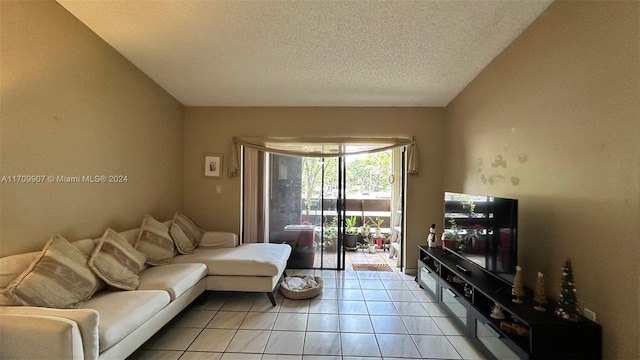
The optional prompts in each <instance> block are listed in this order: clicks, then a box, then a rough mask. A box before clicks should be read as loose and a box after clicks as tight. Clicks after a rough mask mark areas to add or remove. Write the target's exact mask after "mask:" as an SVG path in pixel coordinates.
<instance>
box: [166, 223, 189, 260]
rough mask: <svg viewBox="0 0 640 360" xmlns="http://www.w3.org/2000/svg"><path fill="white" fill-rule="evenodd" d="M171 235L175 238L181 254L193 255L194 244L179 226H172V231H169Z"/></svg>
mask: <svg viewBox="0 0 640 360" xmlns="http://www.w3.org/2000/svg"><path fill="white" fill-rule="evenodd" d="M169 234H171V237H172V238H173V242H174V243H175V245H176V248H177V249H178V252H179V253H180V254H191V253H193V249H194V247H193V244H192V243H191V240H190V239H189V237H187V235H186V234H185V233H184V231H182V228H181V227H180V226H178V224H175V223H174V224H171V229H169Z"/></svg>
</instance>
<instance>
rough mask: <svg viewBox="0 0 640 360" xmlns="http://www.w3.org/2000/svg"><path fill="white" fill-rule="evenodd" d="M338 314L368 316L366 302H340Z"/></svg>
mask: <svg viewBox="0 0 640 360" xmlns="http://www.w3.org/2000/svg"><path fill="white" fill-rule="evenodd" d="M338 313H340V314H368V313H369V311H368V310H367V305H366V303H365V302H364V301H347V300H343V301H338Z"/></svg>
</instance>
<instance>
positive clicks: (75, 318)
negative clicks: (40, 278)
mask: <svg viewBox="0 0 640 360" xmlns="http://www.w3.org/2000/svg"><path fill="white" fill-rule="evenodd" d="M23 319H25V320H24V321H23ZM38 319H44V320H42V321H43V323H42V326H40V325H39V323H38V321H39V320H38ZM99 321H100V316H99V314H98V312H97V311H95V310H92V309H50V308H43V307H32V306H0V341H2V346H1V347H0V349H2V354H1V355H0V359H4V358H5V357H4V355H5V354H4V353H5V341H6V339H5V337H7V336H8V337H9V338H13V337H16V338H17V339H20V340H17V341H12V342H11V343H12V344H13V345H11V346H10V347H11V348H12V349H13V350H11V352H10V353H9V355H11V356H9V357H7V358H11V357H12V356H13V355H12V354H13V353H14V352H15V353H16V354H18V353H22V352H23V351H39V350H38V348H37V347H36V348H34V349H21V348H22V347H23V346H26V347H27V348H29V347H31V345H33V344H35V343H38V344H45V345H44V348H43V349H41V350H42V351H45V352H44V354H47V355H48V354H49V348H48V347H47V344H53V343H55V344H60V348H59V349H58V348H56V351H61V352H60V353H59V354H60V358H73V359H76V358H82V359H97V358H98V354H99V351H100V344H99V340H98V322H99ZM22 322H24V323H25V324H29V325H18V324H16V323H22ZM26 331H28V332H29V336H26V337H24V336H23V335H16V334H22V333H23V332H26ZM22 339H26V340H22ZM29 339H34V340H33V341H31V340H29ZM43 339H48V340H47V341H44V340H43ZM49 340H50V341H49ZM34 341H35V342H34ZM77 347H79V349H80V350H79V351H80V353H81V355H80V357H78V356H76V354H75V353H74V357H68V356H67V355H64V354H63V353H65V351H66V353H69V351H71V350H73V352H75V351H76V350H77ZM65 348H66V349H67V350H65ZM7 349H9V348H7ZM7 351H9V350H7ZM55 354H57V353H55ZM18 357H19V358H39V357H38V356H26V357H23V356H18ZM57 357H58V356H57V355H56V356H44V358H57Z"/></svg>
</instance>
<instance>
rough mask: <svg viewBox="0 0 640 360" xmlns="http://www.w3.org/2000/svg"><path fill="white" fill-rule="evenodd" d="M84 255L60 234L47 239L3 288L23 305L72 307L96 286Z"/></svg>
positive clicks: (87, 297)
mask: <svg viewBox="0 0 640 360" xmlns="http://www.w3.org/2000/svg"><path fill="white" fill-rule="evenodd" d="M87 261H88V259H87V257H86V256H85V255H84V254H83V253H82V252H80V251H79V250H78V249H76V248H75V247H73V246H72V245H71V244H69V242H68V241H67V240H65V239H64V238H63V237H62V236H60V235H55V236H54V237H53V238H51V240H49V241H48V242H47V244H46V245H45V246H44V249H43V250H42V252H41V254H40V256H38V257H37V258H36V259H35V260H34V261H33V263H32V264H31V265H30V266H29V267H28V268H27V270H25V271H24V272H23V273H22V274H21V275H19V276H18V277H17V278H16V279H15V280H14V281H13V282H12V283H11V285H9V286H8V287H7V288H6V289H5V294H8V296H9V297H11V298H14V299H16V300H18V301H20V302H21V303H22V304H24V305H31V306H43V307H51V308H62V309H64V308H74V307H77V306H78V305H80V304H82V303H83V302H84V301H86V300H87V299H89V298H90V297H91V295H93V293H95V292H96V289H97V288H98V278H97V277H96V275H95V274H94V273H93V272H92V271H91V269H89V266H88V265H87Z"/></svg>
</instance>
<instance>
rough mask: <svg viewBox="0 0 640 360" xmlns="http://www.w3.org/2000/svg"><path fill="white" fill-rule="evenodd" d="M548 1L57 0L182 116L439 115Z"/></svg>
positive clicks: (547, 4) (549, 1) (549, 0)
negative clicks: (371, 110)
mask: <svg viewBox="0 0 640 360" xmlns="http://www.w3.org/2000/svg"><path fill="white" fill-rule="evenodd" d="M551 1H552V0H521V1H515V0H507V1H498V0H488V1H479V0H474V1H455V0H424V1H408V0H395V1H310V0H288V1H262V0H245V1H237V0H209V1H196V0H189V1H157V0H153V1H149V0H138V1H115V0H97V1H87V0H81V1H78V0H58V2H59V3H60V4H62V6H64V7H65V8H66V9H67V10H68V11H70V12H71V13H72V14H73V15H74V16H76V17H77V18H78V19H80V21H82V22H83V23H85V24H86V25H87V26H88V27H89V28H91V29H92V30H93V31H94V32H96V33H97V34H98V35H99V36H100V37H102V38H103V39H104V40H105V41H106V42H107V43H109V44H110V45H111V46H113V47H114V48H115V49H116V50H117V51H119V52H120V53H121V54H122V55H124V56H125V57H126V58H127V59H129V60H130V61H131V62H132V63H133V64H135V65H136V66H137V67H138V68H140V69H141V70H142V71H143V72H145V73H146V74H147V75H148V76H149V77H151V78H152V79H153V80H154V81H156V82H157V83H158V84H159V85H160V86H162V87H163V88H164V89H165V90H166V91H168V92H169V93H170V94H172V95H173V96H174V97H175V98H176V99H178V100H179V101H180V102H182V103H183V104H184V105H187V106H445V105H447V104H448V103H449V101H451V100H452V99H453V98H454V97H455V96H456V95H457V94H458V93H459V92H460V91H461V90H462V89H464V87H465V86H466V85H467V84H468V83H469V82H470V81H471V80H473V78H474V77H475V76H476V75H477V74H478V73H479V72H480V71H481V70H482V69H483V68H484V67H485V66H486V65H487V64H489V62H491V60H493V59H494V58H495V57H496V56H497V55H498V54H499V53H500V52H501V51H502V50H503V49H504V48H505V47H506V46H507V45H508V44H509V43H510V42H511V41H512V40H513V39H515V38H516V37H517V36H518V35H519V34H520V33H521V32H522V31H523V30H524V29H525V28H526V27H527V26H528V25H529V24H530V23H531V22H532V21H533V20H534V19H535V18H536V17H537V16H538V15H539V14H540V13H541V12H542V11H543V10H544V9H545V8H546V7H547V6H549V4H550V3H551Z"/></svg>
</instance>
